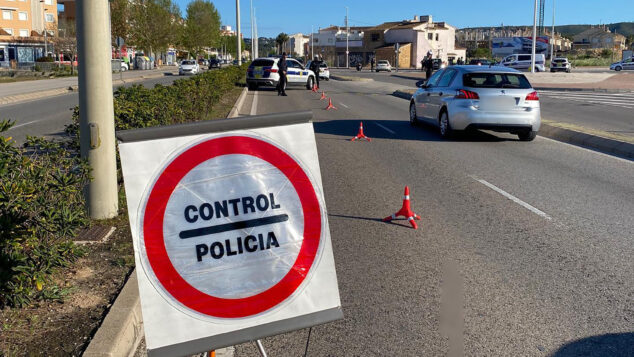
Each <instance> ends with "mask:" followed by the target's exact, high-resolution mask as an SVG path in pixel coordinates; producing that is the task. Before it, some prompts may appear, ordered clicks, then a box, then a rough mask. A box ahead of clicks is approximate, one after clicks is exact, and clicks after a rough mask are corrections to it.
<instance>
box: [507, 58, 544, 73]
mask: <svg viewBox="0 0 634 357" xmlns="http://www.w3.org/2000/svg"><path fill="white" fill-rule="evenodd" d="M532 58H533V55H531V54H527V55H522V54H515V55H509V56H506V57H504V59H503V60H502V61H501V62H500V66H504V67H511V68H514V69H518V70H522V69H525V70H528V69H530V68H531V62H532ZM545 70H546V56H544V55H543V54H536V55H535V72H544V71H545Z"/></svg>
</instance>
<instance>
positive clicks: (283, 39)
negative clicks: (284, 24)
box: [275, 32, 288, 54]
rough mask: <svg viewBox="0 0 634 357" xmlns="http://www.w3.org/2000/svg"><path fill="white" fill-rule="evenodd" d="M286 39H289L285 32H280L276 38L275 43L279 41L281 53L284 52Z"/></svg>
mask: <svg viewBox="0 0 634 357" xmlns="http://www.w3.org/2000/svg"><path fill="white" fill-rule="evenodd" d="M286 41H288V35H287V34H285V33H284V32H282V33H280V34H279V35H277V37H276V38H275V43H277V46H278V47H279V49H280V52H279V53H280V54H282V49H283V48H284V44H285V43H286Z"/></svg>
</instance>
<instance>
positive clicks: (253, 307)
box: [143, 136, 321, 318]
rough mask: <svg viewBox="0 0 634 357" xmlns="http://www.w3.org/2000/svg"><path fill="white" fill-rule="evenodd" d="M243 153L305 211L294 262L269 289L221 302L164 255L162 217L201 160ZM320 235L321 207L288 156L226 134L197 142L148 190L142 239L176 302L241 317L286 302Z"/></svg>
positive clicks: (307, 268)
mask: <svg viewBox="0 0 634 357" xmlns="http://www.w3.org/2000/svg"><path fill="white" fill-rule="evenodd" d="M230 154H242V155H251V156H254V157H257V158H259V159H262V160H264V161H266V162H268V163H270V164H271V165H273V166H275V167H276V168H277V169H278V170H280V171H281V172H282V173H283V174H284V175H285V176H286V178H288V180H289V181H290V182H291V184H292V185H293V188H294V189H295V191H296V192H297V195H298V197H299V200H300V203H301V205H302V210H303V213H304V240H303V241H302V246H301V248H300V250H299V254H298V256H297V259H296V260H295V263H294V264H293V266H292V267H291V269H290V270H289V272H288V273H287V274H286V275H285V276H284V277H283V278H282V279H281V280H280V281H279V282H278V283H277V284H275V285H274V286H272V287H270V288H269V289H267V290H265V291H263V292H261V293H259V294H256V295H253V296H249V297H246V298H239V299H224V298H218V297H215V296H211V295H208V294H205V293H203V292H201V291H200V290H198V289H196V288H195V287H193V286H192V285H191V284H189V283H188V282H187V281H185V279H183V278H182V277H181V276H180V274H179V273H178V271H177V270H176V268H174V266H173V265H172V262H171V260H170V258H169V256H168V254H167V250H166V248H165V243H164V236H163V219H164V217H165V209H166V207H167V203H168V201H169V199H170V197H171V195H172V193H173V192H174V189H175V188H176V187H177V186H178V184H179V183H180V181H181V180H182V179H183V178H184V177H185V175H187V173H189V172H190V171H191V170H192V169H194V168H195V167H196V166H198V165H199V164H201V163H202V162H204V161H207V160H210V159H213V158H215V157H218V156H222V155H230ZM320 237H321V209H320V204H319V200H318V198H317V194H316V193H315V189H314V187H313V185H312V182H311V181H310V179H309V178H308V176H307V175H306V173H305V172H304V170H303V169H302V168H301V166H300V165H299V164H298V163H297V162H296V161H295V160H294V159H293V158H291V157H290V156H289V155H288V154H287V153H285V152H284V151H282V150H281V149H279V148H277V147H275V146H274V145H272V144H270V143H267V142H265V141H262V140H258V139H255V138H250V137H246V136H227V137H221V138H217V139H211V140H208V141H205V142H202V143H200V144H197V145H195V146H193V147H191V148H189V149H188V150H187V151H185V152H183V153H181V154H180V155H178V156H177V157H176V158H175V159H174V160H173V161H172V162H171V163H170V164H169V165H168V166H167V167H165V168H164V169H163V172H162V173H161V174H160V175H159V177H158V179H157V180H156V182H155V183H154V186H153V187H152V189H151V191H150V194H149V197H148V199H147V203H146V204H145V214H144V216H143V240H144V243H145V251H146V254H147V258H148V261H149V263H150V266H151V267H152V270H153V272H154V275H155V276H156V278H157V279H158V280H159V282H160V283H161V285H162V286H163V287H164V288H165V290H166V291H167V292H168V293H169V294H170V295H171V296H172V297H174V298H175V299H176V300H177V301H178V302H180V303H181V304H183V305H185V306H187V307H188V308H190V309H192V310H194V311H197V312H199V313H202V314H205V315H209V316H214V317H220V318H240V317H247V316H252V315H255V314H259V313H261V312H264V311H266V310H269V309H271V308H272V307H274V306H276V305H278V304H279V303H281V302H282V301H284V300H286V299H287V298H288V297H289V296H291V294H293V293H294V292H295V290H297V288H298V287H299V286H300V285H301V284H302V282H303V281H304V279H305V278H306V276H307V275H308V272H309V271H310V268H311V266H312V264H313V262H314V261H315V257H316V255H317V250H318V248H319V240H320Z"/></svg>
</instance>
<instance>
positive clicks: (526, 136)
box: [517, 130, 537, 141]
mask: <svg viewBox="0 0 634 357" xmlns="http://www.w3.org/2000/svg"><path fill="white" fill-rule="evenodd" d="M517 136H518V137H519V138H520V141H533V140H534V139H535V137H536V136H537V132H536V131H532V130H531V131H525V132H522V133H519V134H517Z"/></svg>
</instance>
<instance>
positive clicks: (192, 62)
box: [183, 61, 196, 64]
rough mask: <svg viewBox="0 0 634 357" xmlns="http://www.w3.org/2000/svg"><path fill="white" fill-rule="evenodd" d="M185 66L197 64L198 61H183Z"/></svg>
mask: <svg viewBox="0 0 634 357" xmlns="http://www.w3.org/2000/svg"><path fill="white" fill-rule="evenodd" d="M183 64H196V61H183Z"/></svg>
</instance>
